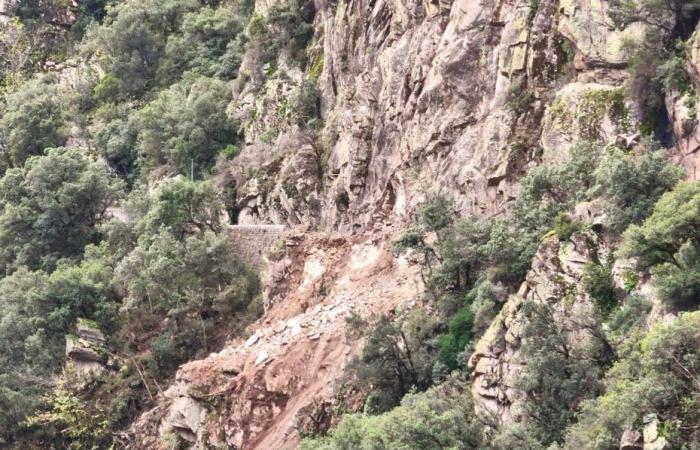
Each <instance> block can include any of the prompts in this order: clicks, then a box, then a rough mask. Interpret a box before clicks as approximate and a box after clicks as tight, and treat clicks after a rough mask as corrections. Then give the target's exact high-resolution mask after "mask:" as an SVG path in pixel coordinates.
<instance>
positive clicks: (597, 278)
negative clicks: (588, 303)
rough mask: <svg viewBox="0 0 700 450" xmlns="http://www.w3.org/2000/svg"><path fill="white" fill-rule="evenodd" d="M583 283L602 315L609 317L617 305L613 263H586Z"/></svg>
mask: <svg viewBox="0 0 700 450" xmlns="http://www.w3.org/2000/svg"><path fill="white" fill-rule="evenodd" d="M582 283H583V289H584V291H585V292H586V293H587V294H588V295H589V296H590V297H591V298H592V299H593V300H594V301H595V305H596V309H597V311H598V313H599V314H600V316H601V317H602V318H604V319H605V318H607V317H608V316H609V315H610V313H611V312H612V311H613V310H614V309H615V307H616V306H617V295H616V292H615V285H614V284H613V275H612V267H611V264H610V263H604V264H598V263H594V262H588V263H586V265H585V266H584V267H583V279H582Z"/></svg>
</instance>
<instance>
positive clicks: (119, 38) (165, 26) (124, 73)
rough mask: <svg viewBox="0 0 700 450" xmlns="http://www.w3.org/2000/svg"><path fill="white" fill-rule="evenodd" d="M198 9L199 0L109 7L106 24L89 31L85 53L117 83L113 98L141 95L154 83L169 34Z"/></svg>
mask: <svg viewBox="0 0 700 450" xmlns="http://www.w3.org/2000/svg"><path fill="white" fill-rule="evenodd" d="M197 8H199V2H197V1H196V0H185V1H177V0H167V1H156V0H148V1H142V2H139V3H138V4H126V3H119V4H117V5H116V6H114V7H111V8H108V10H107V15H106V17H105V19H104V23H103V25H101V26H94V27H92V28H90V29H89V30H88V32H87V35H86V38H85V39H84V40H83V45H82V53H83V55H84V56H85V57H86V58H88V59H93V60H97V61H98V62H99V63H100V65H101V67H102V68H103V70H104V71H105V77H106V78H108V79H110V80H112V81H113V82H114V84H115V87H116V89H115V91H114V100H128V99H132V98H135V97H139V96H141V95H143V94H144V93H145V92H146V91H147V90H148V89H150V88H152V87H153V86H154V85H155V82H156V73H157V70H158V64H159V61H160V58H161V56H162V54H163V50H164V47H165V43H166V36H167V34H168V33H171V32H173V31H174V30H177V28H178V27H179V24H180V22H181V20H182V17H183V15H184V14H186V13H187V12H190V11H194V10H196V9H197Z"/></svg>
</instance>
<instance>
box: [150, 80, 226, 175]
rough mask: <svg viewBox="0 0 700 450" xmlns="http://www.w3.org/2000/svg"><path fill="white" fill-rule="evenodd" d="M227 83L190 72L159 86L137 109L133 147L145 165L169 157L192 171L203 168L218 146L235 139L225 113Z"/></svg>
mask: <svg viewBox="0 0 700 450" xmlns="http://www.w3.org/2000/svg"><path fill="white" fill-rule="evenodd" d="M230 100H231V89H230V87H229V86H228V85H227V84H226V83H224V82H222V81H219V80H216V79H211V78H195V79H193V80H187V81H182V82H179V83H177V84H174V85H173V86H171V87H170V88H169V89H167V90H164V91H161V92H160V93H159V94H158V95H157V96H156V98H155V99H154V100H153V101H152V102H150V103H148V104H147V105H146V106H145V107H144V108H142V109H141V110H140V111H139V113H138V123H139V132H138V149H139V156H140V158H141V160H142V163H143V164H144V167H145V168H152V167H155V166H157V165H160V164H163V163H172V164H174V165H175V167H177V168H178V169H179V170H180V173H182V174H185V175H187V176H188V177H191V175H192V173H191V172H192V170H193V169H194V171H195V173H194V175H196V176H199V175H201V174H204V173H206V170H207V169H208V168H210V167H211V165H212V164H213V163H214V158H215V157H216V155H217V154H218V152H219V151H220V150H222V149H223V148H224V147H226V146H227V145H229V144H231V143H233V142H234V141H235V139H236V128H235V126H234V124H233V122H232V121H231V119H229V117H228V116H227V115H226V107H227V106H228V103H229V101H230Z"/></svg>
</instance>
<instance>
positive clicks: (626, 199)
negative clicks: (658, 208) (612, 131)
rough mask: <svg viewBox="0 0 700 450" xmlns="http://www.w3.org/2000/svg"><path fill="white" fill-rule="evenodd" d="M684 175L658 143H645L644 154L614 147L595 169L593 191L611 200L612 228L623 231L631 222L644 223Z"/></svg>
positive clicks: (610, 220)
mask: <svg viewBox="0 0 700 450" xmlns="http://www.w3.org/2000/svg"><path fill="white" fill-rule="evenodd" d="M682 176H683V170H682V169H681V168H680V167H678V166H676V165H674V164H673V163H671V161H669V159H668V156H667V154H666V150H664V149H659V148H658V146H657V144H654V143H650V142H648V143H646V144H645V149H644V151H643V153H642V155H633V154H625V153H624V152H623V151H622V150H620V149H618V148H616V147H611V148H609V149H608V151H607V154H606V155H605V156H604V157H603V158H602V160H601V162H600V164H599V165H598V168H597V169H596V171H595V178H596V188H595V189H594V193H595V194H597V195H602V196H604V197H605V198H606V199H607V200H608V201H609V203H610V204H609V206H608V207H607V208H606V211H605V212H606V215H607V217H608V220H609V223H610V227H611V228H612V229H613V230H615V231H618V232H621V231H623V230H624V229H625V228H627V226H628V225H630V224H633V223H636V224H639V223H641V222H642V220H644V219H645V218H646V217H647V216H648V215H649V214H650V213H651V210H652V208H653V207H654V204H655V203H656V201H657V200H658V199H659V198H660V197H661V195H662V194H663V193H664V192H667V191H669V190H671V189H673V186H675V185H676V183H678V181H679V180H680V179H681V177H682Z"/></svg>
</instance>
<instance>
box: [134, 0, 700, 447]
mask: <svg viewBox="0 0 700 450" xmlns="http://www.w3.org/2000/svg"><path fill="white" fill-rule="evenodd" d="M272 5H274V1H257V2H256V11H258V12H260V13H264V12H265V11H266V10H267V9H268V8H270V7H272ZM315 10H316V14H315V18H314V22H313V27H314V33H315V34H314V38H313V42H312V45H311V46H310V47H309V50H308V52H309V55H310V59H311V61H312V64H310V65H309V67H310V68H309V69H308V70H307V73H302V72H301V71H300V70H298V69H294V68H292V67H291V65H290V64H287V62H286V61H285V56H284V55H282V56H280V59H279V61H277V63H278V64H277V72H276V75H273V76H271V77H270V78H268V80H267V81H266V82H265V86H264V88H262V89H260V88H259V87H256V88H255V89H254V88H253V87H251V85H250V84H246V82H245V81H241V82H240V83H238V84H237V85H236V88H235V94H236V98H235V99H234V101H233V102H232V104H231V105H230V113H231V115H232V116H233V117H235V118H236V119H237V120H239V121H241V123H243V124H245V127H244V134H245V140H246V143H247V145H246V146H245V148H243V149H242V152H241V154H240V155H239V156H238V157H237V158H236V159H235V160H234V163H231V164H228V165H224V166H223V167H221V169H222V170H221V173H220V176H219V182H220V183H221V184H222V185H224V186H227V185H230V184H233V185H235V188H236V193H237V194H236V208H235V210H236V211H238V212H239V213H238V216H237V217H234V218H233V220H234V221H235V222H236V223H240V224H259V223H273V224H284V225H289V226H295V225H298V224H303V225H307V226H312V227H317V228H318V229H320V230H332V232H328V233H323V232H313V233H312V232H300V231H296V232H291V234H289V236H287V238H286V241H285V245H284V248H280V249H277V250H276V251H275V253H276V256H275V258H274V259H273V258H267V259H268V261H267V269H266V272H265V283H266V292H267V298H266V311H265V314H264V316H263V318H261V319H260V320H259V321H258V322H257V323H256V324H254V325H253V326H252V327H251V328H250V330H249V337H247V339H246V340H244V341H240V342H239V341H234V342H229V343H228V344H227V346H226V347H225V348H224V349H223V350H222V351H220V352H218V353H215V354H212V355H210V356H209V357H208V358H206V359H203V360H200V361H193V362H190V363H188V364H186V365H184V366H182V367H181V368H180V370H179V371H178V374H177V379H176V381H175V384H174V385H172V386H171V387H170V388H168V389H167V390H166V391H165V392H164V393H163V394H162V395H161V396H160V397H159V400H158V406H157V407H156V408H154V409H153V410H151V411H149V412H147V413H146V414H144V415H143V416H142V417H141V418H140V419H139V420H138V421H137V422H136V423H135V424H134V426H133V427H132V431H133V435H134V440H133V448H161V445H162V442H163V440H164V439H165V438H166V437H167V436H168V435H169V434H172V433H176V434H178V435H179V436H181V437H182V438H184V439H186V440H187V441H189V442H192V443H193V444H194V445H195V448H210V447H212V448H213V447H216V446H217V445H218V446H224V448H240V449H259V450H267V449H285V448H294V447H295V445H296V444H297V442H298V439H299V435H298V432H297V429H296V426H295V423H296V422H295V417H298V413H299V412H300V411H308V410H309V409H314V408H316V409H319V408H320V409H323V408H325V407H326V406H324V405H327V404H330V402H331V400H332V396H333V388H334V382H335V381H336V380H338V379H339V377H340V376H341V374H342V370H343V367H344V365H345V364H346V362H347V361H348V359H349V357H350V356H351V355H352V354H353V352H355V351H356V349H355V348H353V347H352V346H351V345H349V344H348V342H347V340H346V331H347V330H346V328H347V325H346V321H345V319H346V318H347V317H348V316H349V315H351V314H357V315H359V316H362V317H370V316H376V315H378V314H384V313H388V312H391V311H394V310H397V309H406V308H411V307H412V306H414V305H416V304H419V303H420V302H421V300H422V297H423V296H422V294H423V286H422V282H421V281H420V275H419V273H420V270H419V268H418V267H417V266H416V265H414V264H412V263H409V262H408V261H406V260H403V259H400V258H397V257H395V256H393V255H392V254H391V253H390V252H389V251H388V242H390V241H391V240H392V239H393V238H395V237H396V235H397V231H398V230H401V229H404V228H405V227H407V226H408V225H409V224H410V223H411V222H412V221H413V218H414V212H415V209H416V206H417V205H419V204H420V203H421V202H423V201H424V200H425V198H426V196H427V195H428V194H429V193H441V194H444V195H446V196H448V197H449V198H450V199H451V200H452V202H453V204H452V207H453V209H454V211H455V212H456V213H457V214H458V215H460V216H467V215H489V216H490V215H499V214H503V213H505V212H506V211H507V209H508V203H509V200H511V199H512V198H513V196H514V195H515V193H516V192H517V190H518V184H517V180H518V179H519V177H520V176H521V175H522V174H523V173H525V172H526V171H527V170H528V169H529V168H530V167H533V166H535V165H539V164H549V163H553V162H556V161H560V160H562V159H564V158H565V157H566V155H567V152H568V150H569V149H570V148H571V147H572V145H574V144H575V143H576V142H577V141H579V140H582V139H586V140H594V141H597V142H599V143H600V144H602V145H606V144H610V143H617V144H618V145H622V146H625V147H630V148H631V147H633V146H634V145H635V144H636V142H637V141H638V139H639V135H638V130H639V127H640V124H641V122H642V121H643V117H641V114H640V112H639V111H638V110H637V107H636V105H633V104H630V103H629V102H627V101H626V99H625V96H624V95H623V94H622V86H623V84H624V83H625V80H626V79H627V78H628V77H629V72H628V63H629V59H630V53H629V52H628V51H627V49H629V47H630V45H631V43H634V42H635V41H639V40H641V39H642V37H643V36H644V34H645V32H646V30H647V28H648V27H650V26H652V25H650V24H649V23H648V21H642V20H640V21H638V22H632V23H629V24H627V25H626V26H624V27H619V26H617V25H616V23H615V22H614V21H613V18H611V17H610V14H609V10H610V5H609V2H607V1H589V0H540V1H530V0H481V1H478V2H477V1H474V0H455V1H454V2H448V1H442V0H436V1H432V0H431V1H412V0H393V1H392V0H355V1H350V0H336V1H325V0H317V1H316V2H315ZM659 20H660V21H662V22H663V21H667V22H668V24H670V25H669V26H672V23H673V18H672V17H668V18H665V17H660V18H659ZM699 35H700V32H699V33H696V35H695V36H694V37H693V38H691V40H690V49H691V52H690V54H691V56H692V59H691V61H690V62H689V64H690V66H691V67H692V69H693V71H694V72H693V73H694V74H695V75H696V79H695V80H694V83H698V85H700V73H699V70H700V69H698V67H700V60H698V58H700V52H699V51H698V48H700V47H699V45H700V44H698V42H700V38H699V37H698V36H699ZM254 57H255V56H254V55H247V56H246V58H244V63H243V67H244V68H245V66H246V64H252V62H251V61H252V59H253V58H254ZM283 74H284V75H283ZM309 78H312V79H314V80H316V81H317V83H318V88H319V91H320V98H321V111H322V118H323V123H324V128H323V130H322V131H321V132H320V136H321V139H319V140H314V139H312V138H311V137H310V136H309V135H308V133H307V132H306V131H305V130H302V129H300V128H299V127H298V126H296V125H294V124H292V123H289V122H285V120H284V119H280V118H279V117H278V115H276V113H275V108H274V105H275V104H278V103H279V102H280V101H281V99H283V98H285V97H286V96H289V95H290V93H292V92H294V91H295V89H298V88H299V86H300V85H301V84H302V83H303V82H304V80H307V79H309ZM688 105H689V102H687V101H684V99H683V98H682V96H681V95H680V94H672V95H669V96H668V98H666V108H667V111H668V115H669V119H670V121H671V123H672V129H673V133H674V136H673V137H671V141H672V142H673V146H674V149H675V150H674V151H675V158H676V159H677V160H678V161H680V162H681V163H682V164H683V165H685V166H686V167H687V168H688V174H689V176H690V177H692V178H695V179H697V177H698V176H699V173H698V165H699V164H700V152H699V151H698V149H700V145H699V144H698V142H699V139H700V138H699V137H698V136H699V135H700V130H699V129H698V126H697V125H698V124H697V119H696V114H697V108H698V106H700V105H696V104H692V105H691V106H688ZM252 111H254V113H253V112H252ZM272 128H274V129H275V130H276V131H277V134H276V135H275V136H274V137H272V138H270V136H269V130H270V129H272ZM591 240H593V241H594V242H593V243H594V245H593V247H595V248H597V251H599V252H602V253H604V252H605V251H607V250H606V248H607V243H606V242H599V241H596V240H595V238H594V237H592V236H588V235H585V234H575V235H574V236H573V237H572V238H571V240H570V241H566V242H559V241H558V240H556V239H546V240H544V241H543V242H542V245H541V248H540V250H539V252H538V254H537V256H536V258H535V260H534V261H533V266H532V270H531V271H530V273H529V274H528V276H527V280H526V281H525V283H524V284H523V285H522V288H521V289H520V291H519V292H518V293H517V294H516V295H514V296H513V297H511V299H510V300H509V301H508V302H507V303H506V304H505V306H504V307H503V310H502V311H501V313H500V314H499V315H498V316H497V318H496V319H495V321H494V322H493V323H492V325H491V327H490V328H489V330H488V331H487V332H486V334H485V335H484V337H482V339H481V340H480V342H479V343H478V345H477V347H476V352H475V353H474V355H473V356H472V357H471V359H470V367H471V368H472V369H473V375H474V388H473V391H474V394H475V396H476V399H477V403H478V404H479V405H480V407H481V408H482V409H484V410H488V411H492V412H495V413H497V414H498V415H499V416H500V417H501V418H502V419H503V420H511V419H516V420H517V414H518V413H517V410H518V401H519V399H518V393H517V392H516V391H514V390H513V389H512V386H511V384H510V383H509V379H510V378H512V377H513V376H515V375H516V374H517V371H518V367H519V365H520V364H522V361H519V359H518V352H519V345H520V331H519V328H518V327H519V308H520V305H521V304H522V302H523V301H524V300H525V299H529V300H534V301H536V302H543V303H548V304H552V305H555V307H556V308H557V310H558V314H560V315H562V316H566V314H567V311H568V309H567V308H570V307H572V306H571V305H575V306H576V307H577V308H584V309H585V308H590V302H589V300H588V299H587V298H586V297H585V295H583V294H581V293H576V294H574V295H573V297H572V298H571V299H570V300H571V302H569V303H567V304H564V303H563V302H561V300H562V298H564V297H566V296H567V295H569V294H570V293H571V290H572V288H575V286H576V285H577V284H578V283H579V282H580V277H581V270H582V267H583V265H584V264H585V262H586V261H588V260H589V259H590V251H591V248H592V247H591V245H590V244H591ZM574 290H575V289H574ZM297 425H298V423H297Z"/></svg>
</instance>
